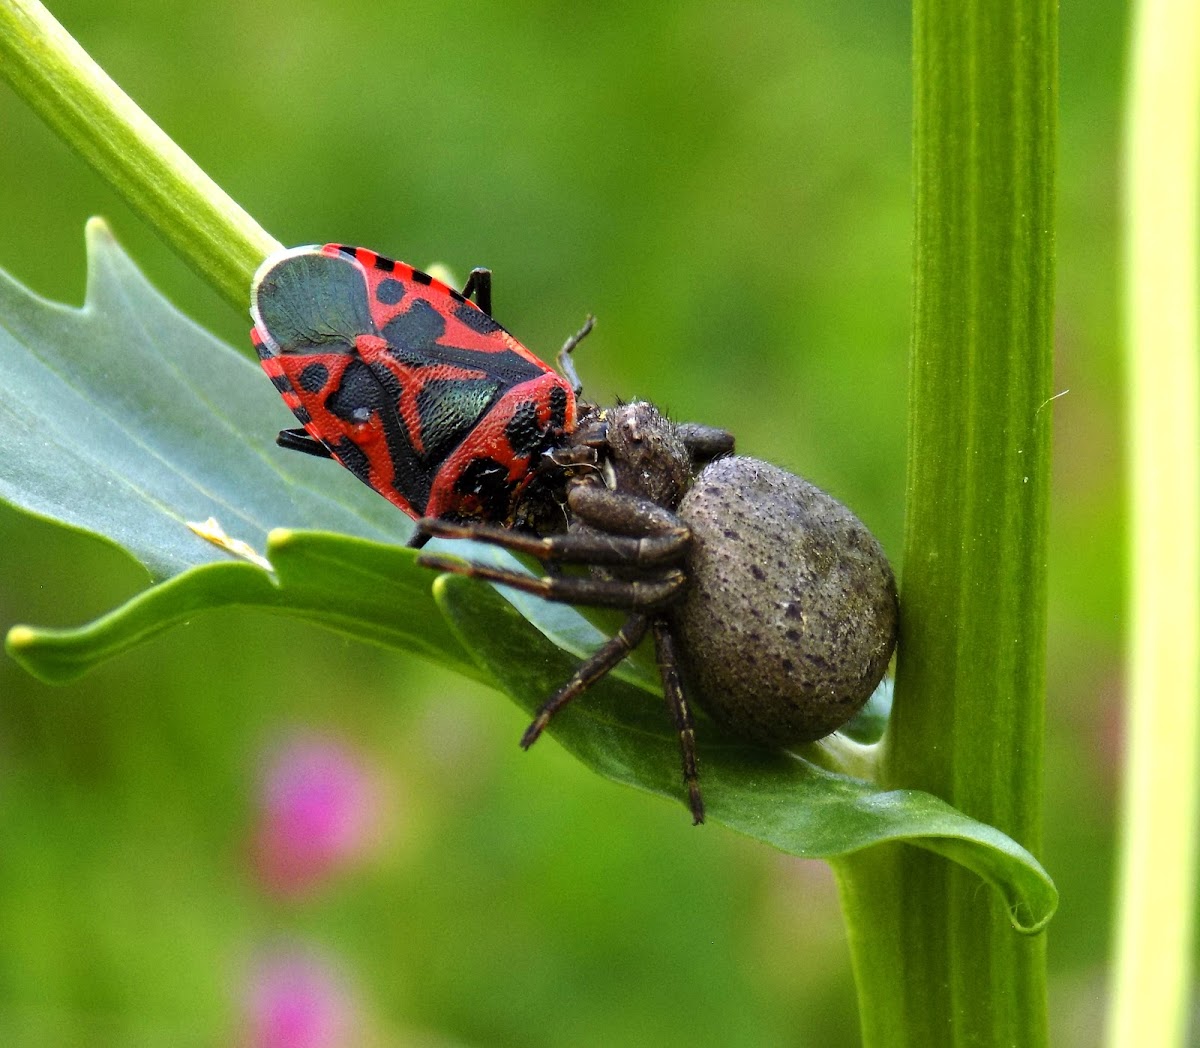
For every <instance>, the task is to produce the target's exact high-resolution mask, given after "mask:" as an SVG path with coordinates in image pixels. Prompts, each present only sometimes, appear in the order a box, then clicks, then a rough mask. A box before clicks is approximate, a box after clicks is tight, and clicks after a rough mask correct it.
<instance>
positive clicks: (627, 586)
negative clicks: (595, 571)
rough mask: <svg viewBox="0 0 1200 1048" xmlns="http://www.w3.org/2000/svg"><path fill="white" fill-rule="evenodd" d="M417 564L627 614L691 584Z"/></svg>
mask: <svg viewBox="0 0 1200 1048" xmlns="http://www.w3.org/2000/svg"><path fill="white" fill-rule="evenodd" d="M417 563H418V564H420V565H421V566H422V567H424V568H433V569H434V570H435V571H448V572H450V573H452V574H454V575H465V576H466V577H467V578H473V579H487V580H488V581H489V582H498V583H500V584H501V585H502V586H511V587H512V588H513V589H518V590H521V591H522V592H524V593H532V594H533V595H534V596H535V597H541V598H542V599H543V600H552V601H557V602H558V603H560V604H587V605H589V606H591V607H596V608H622V609H624V610H626V611H652V610H654V609H655V608H660V607H663V606H665V605H667V604H670V603H671V602H672V601H673V600H674V599H675V597H676V595H677V594H678V593H679V591H680V590H681V589H682V588H683V586H684V584H685V583H686V582H687V576H686V575H684V573H683V572H682V571H679V570H676V569H672V570H670V571H664V572H663V573H662V574H661V575H656V576H654V577H653V578H649V579H632V580H629V581H626V580H623V579H597V578H591V577H577V576H574V575H543V576H542V577H540V578H539V577H536V576H530V575H524V574H521V573H520V572H517V571H510V570H508V569H506V568H493V567H491V566H489V565H487V564H472V563H469V562H468V561H465V560H459V559H458V558H457V557H442V556H438V555H436V554H433V553H423V554H422V555H421V556H420V557H418V558H417Z"/></svg>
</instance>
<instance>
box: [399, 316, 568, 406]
mask: <svg viewBox="0 0 1200 1048" xmlns="http://www.w3.org/2000/svg"><path fill="white" fill-rule="evenodd" d="M472 309H473V307H472ZM474 312H476V313H478V312H479V311H478V310H474ZM479 315H480V316H482V317H485V318H487V314H486V313H479ZM487 319H489V320H490V319H491V318H487ZM380 334H381V335H382V336H383V338H384V339H385V340H386V341H387V343H388V352H389V353H390V354H391V356H392V357H394V358H395V359H396V360H398V361H399V362H400V363H401V364H404V365H407V366H408V367H413V368H421V367H435V366H437V365H439V364H443V365H444V364H451V365H454V366H455V367H460V368H463V369H466V370H469V371H475V372H478V373H479V375H480V377H481V378H483V377H486V378H487V379H489V380H494V381H496V382H498V383H499V385H500V389H501V390H505V389H510V388H512V387H513V386H517V385H520V384H521V383H522V382H528V381H529V380H530V379H535V378H537V377H538V376H539V375H542V374H544V372H543V370H542V369H541V368H540V367H538V365H536V364H534V363H532V362H531V361H529V360H526V359H525V358H524V357H523V356H521V355H520V354H519V353H514V352H513V351H512V350H511V349H503V350H500V351H499V352H488V351H481V350H476V349H463V348H461V347H460V346H450V345H446V344H444V343H442V342H439V341H438V340H439V339H440V338H442V337H443V336H444V335H445V334H446V318H445V317H443V316H442V315H441V314H440V313H439V312H438V311H437V310H436V309H434V307H433V306H431V305H430V304H429V303H428V302H426V301H425V300H424V299H419V300H417V301H416V302H414V303H413V304H412V306H411V307H410V308H409V309H406V310H405V311H404V312H403V313H400V314H398V315H397V316H395V317H393V318H392V319H391V320H390V321H388V323H387V325H386V326H385V327H384V328H383V330H382V331H380Z"/></svg>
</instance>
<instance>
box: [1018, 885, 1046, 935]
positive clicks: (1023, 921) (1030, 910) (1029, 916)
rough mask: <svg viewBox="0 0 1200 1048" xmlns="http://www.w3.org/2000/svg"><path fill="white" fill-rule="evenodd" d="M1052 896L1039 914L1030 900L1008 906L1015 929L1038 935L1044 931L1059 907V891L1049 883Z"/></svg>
mask: <svg viewBox="0 0 1200 1048" xmlns="http://www.w3.org/2000/svg"><path fill="white" fill-rule="evenodd" d="M1049 888H1050V896H1049V898H1047V899H1046V900H1045V906H1043V907H1042V908H1041V914H1040V915H1038V914H1037V913H1036V911H1035V909H1034V907H1032V906H1031V905H1030V904H1029V903H1028V902H1019V903H1016V904H1015V905H1012V906H1010V907H1009V908H1008V919H1009V921H1010V922H1012V926H1013V929H1014V930H1015V931H1017V932H1019V933H1020V934H1022V935H1037V934H1038V933H1039V932H1041V931H1043V930H1044V929H1045V927H1046V925H1047V924H1049V923H1050V919H1051V918H1052V917H1053V916H1054V913H1055V911H1056V910H1057V909H1058V892H1057V891H1056V890H1055V889H1054V886H1053V885H1049Z"/></svg>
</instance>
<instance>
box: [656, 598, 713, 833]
mask: <svg viewBox="0 0 1200 1048" xmlns="http://www.w3.org/2000/svg"><path fill="white" fill-rule="evenodd" d="M653 631H654V651H655V654H656V655H657V657H658V672H659V674H660V675H661V676H662V684H663V696H664V698H666V700H667V708H668V709H669V710H670V711H671V719H672V720H673V721H674V722H675V730H676V731H678V732H679V753H680V757H681V759H682V761H683V782H684V785H685V786H687V791H688V806H689V807H690V808H691V809H692V825H693V826H699V825H700V823H702V822H703V821H704V798H703V797H702V796H701V794H700V767H699V762H698V761H697V759H696V730H695V728H694V727H693V725H692V711H691V709H689V707H688V703H687V697H686V696H685V695H684V694H683V685H682V684H681V683H680V680H679V659H678V656H677V655H676V652H675V638H674V636H672V634H671V627H670V624H669V623H668V622H667V620H666V619H664V618H663V617H662V616H661V615H656V616H654V622H653Z"/></svg>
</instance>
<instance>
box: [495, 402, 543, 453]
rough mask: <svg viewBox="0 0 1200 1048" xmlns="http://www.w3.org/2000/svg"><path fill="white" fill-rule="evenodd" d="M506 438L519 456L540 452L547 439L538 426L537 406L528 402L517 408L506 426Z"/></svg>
mask: <svg viewBox="0 0 1200 1048" xmlns="http://www.w3.org/2000/svg"><path fill="white" fill-rule="evenodd" d="M504 436H505V438H506V439H507V440H508V443H509V445H510V446H511V447H512V449H513V451H515V452H516V453H517V454H518V455H521V456H525V455H532V454H533V453H534V452H535V451H538V450H539V449H540V448H541V446H542V442H543V441H544V440H545V438H546V433H545V431H544V430H543V429H542V428H541V426H539V425H538V417H537V405H536V404H535V403H533V401H531V400H526V401H524V402H523V403H522V404H520V405H518V406H517V409H516V410H515V411H514V412H513V416H512V418H510V419H509V420H508V422H507V423H506V424H505V426H504Z"/></svg>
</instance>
